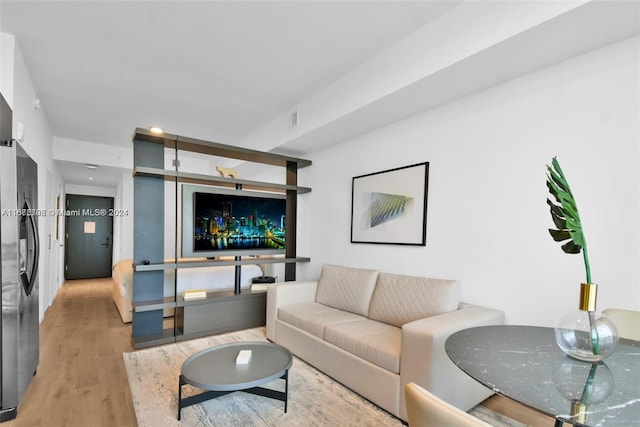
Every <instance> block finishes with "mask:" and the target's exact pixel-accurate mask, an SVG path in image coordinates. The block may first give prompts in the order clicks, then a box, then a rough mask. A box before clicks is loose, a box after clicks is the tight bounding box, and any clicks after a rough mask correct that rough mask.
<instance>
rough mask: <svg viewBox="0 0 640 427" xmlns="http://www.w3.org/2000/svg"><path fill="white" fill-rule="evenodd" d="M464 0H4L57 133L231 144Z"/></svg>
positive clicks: (4, 19) (116, 140)
mask: <svg viewBox="0 0 640 427" xmlns="http://www.w3.org/2000/svg"><path fill="white" fill-rule="evenodd" d="M457 3H458V2H456V1H442V2H435V1H408V2H402V1H334V2H329V1H280V2H275V1H255V2H244V1H109V2H107V1H29V0H17V1H16V0H3V1H2V2H1V3H0V4H1V6H0V7H1V9H0V15H1V27H0V28H1V30H2V32H4V33H10V34H14V35H15V36H16V41H17V44H18V46H19V48H20V50H21V52H22V54H23V56H24V58H25V61H26V63H27V67H28V69H29V71H30V73H31V79H32V80H33V83H34V85H35V87H36V90H37V94H38V96H39V98H40V99H41V102H42V108H43V110H44V112H45V114H46V116H47V118H48V120H49V124H50V126H51V129H52V132H53V134H54V135H55V136H57V137H62V138H70V139H76V140H81V141H90V142H96V143H101V144H115V145H120V146H130V143H131V135H132V132H133V130H134V128H136V127H148V126H151V125H158V126H161V127H163V128H164V129H166V130H168V131H169V132H171V133H174V134H181V135H186V136H191V137H196V138H201V139H207V140H212V141H218V142H223V143H228V144H233V143H234V142H235V141H238V140H240V139H242V138H243V137H244V136H246V135H247V134H249V133H251V132H252V131H254V130H255V129H256V128H258V127H259V126H260V125H262V124H263V123H265V122H267V121H269V120H270V119H272V118H273V117H275V116H276V115H278V114H281V113H282V112H283V111H285V110H287V109H290V108H292V107H293V106H294V105H295V104H296V103H297V102H299V101H301V100H303V99H305V98H307V97H308V96H310V95H311V94H313V93H315V92H317V91H318V90H320V89H321V88H323V87H324V86H326V85H328V84H330V83H331V82H333V81H335V80H336V79H338V78H339V77H341V76H342V75H344V74H346V73H347V72H349V71H351V70H352V69H353V68H355V67H357V66H358V65H360V64H361V63H363V62H365V61H366V60H368V59H369V58H371V57H372V56H374V55H376V54H377V53H378V52H380V51H382V50H384V49H386V48H387V47H389V46H390V45H392V44H394V43H395V42H397V41H398V40H399V39H401V38H403V37H405V36H407V35H408V34H410V33H411V32H413V31H415V30H416V29H418V28H420V27H421V26H423V25H424V24H425V23H426V22H428V21H429V20H431V19H433V18H434V17H436V16H438V15H440V14H442V13H444V12H445V11H446V10H447V9H448V8H451V7H454V6H455V5H456V4H457Z"/></svg>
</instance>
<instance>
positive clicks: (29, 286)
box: [20, 198, 40, 296]
mask: <svg viewBox="0 0 640 427" xmlns="http://www.w3.org/2000/svg"><path fill="white" fill-rule="evenodd" d="M23 210H24V211H25V213H26V215H23V216H22V219H21V220H20V281H21V282H22V287H23V288H24V292H25V293H26V294H27V296H29V295H31V292H32V291H33V286H34V284H35V283H36V274H37V273H38V261H39V259H40V239H39V237H38V224H37V223H36V220H35V215H33V213H34V211H33V209H32V208H31V204H30V203H29V200H28V199H27V198H25V199H24V207H23ZM27 220H28V222H27ZM27 226H29V227H30V228H31V233H29V230H27V228H26V227H27ZM29 234H31V235H33V256H32V257H30V256H29V252H30V250H29ZM29 261H31V266H29V265H28V264H29ZM29 267H30V268H29ZM28 269H29V270H30V272H29V273H27V270H28Z"/></svg>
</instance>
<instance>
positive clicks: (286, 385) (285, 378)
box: [284, 369, 289, 414]
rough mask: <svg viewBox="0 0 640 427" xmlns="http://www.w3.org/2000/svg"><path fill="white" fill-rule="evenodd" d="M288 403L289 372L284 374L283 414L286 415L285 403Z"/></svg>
mask: <svg viewBox="0 0 640 427" xmlns="http://www.w3.org/2000/svg"><path fill="white" fill-rule="evenodd" d="M288 402H289V370H288V369H287V371H286V372H285V373H284V413H285V414H286V413H287V403H288Z"/></svg>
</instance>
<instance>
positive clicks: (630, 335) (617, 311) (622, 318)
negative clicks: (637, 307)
mask: <svg viewBox="0 0 640 427" xmlns="http://www.w3.org/2000/svg"><path fill="white" fill-rule="evenodd" d="M602 314H604V315H605V316H607V317H608V318H609V319H611V321H612V322H613V324H614V325H616V329H617V330H618V336H619V337H620V338H627V339H630V340H635V341H640V311H633V310H623V309H621V308H607V309H604V310H602Z"/></svg>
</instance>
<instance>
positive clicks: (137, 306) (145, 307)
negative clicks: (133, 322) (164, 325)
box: [131, 297, 176, 313]
mask: <svg viewBox="0 0 640 427" xmlns="http://www.w3.org/2000/svg"><path fill="white" fill-rule="evenodd" d="M131 306H132V307H133V311H135V312H136V313H141V312H143V311H154V310H164V309H165V308H174V307H175V306H176V302H175V300H174V298H173V297H164V298H163V299H156V300H149V301H137V302H136V301H132V302H131Z"/></svg>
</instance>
